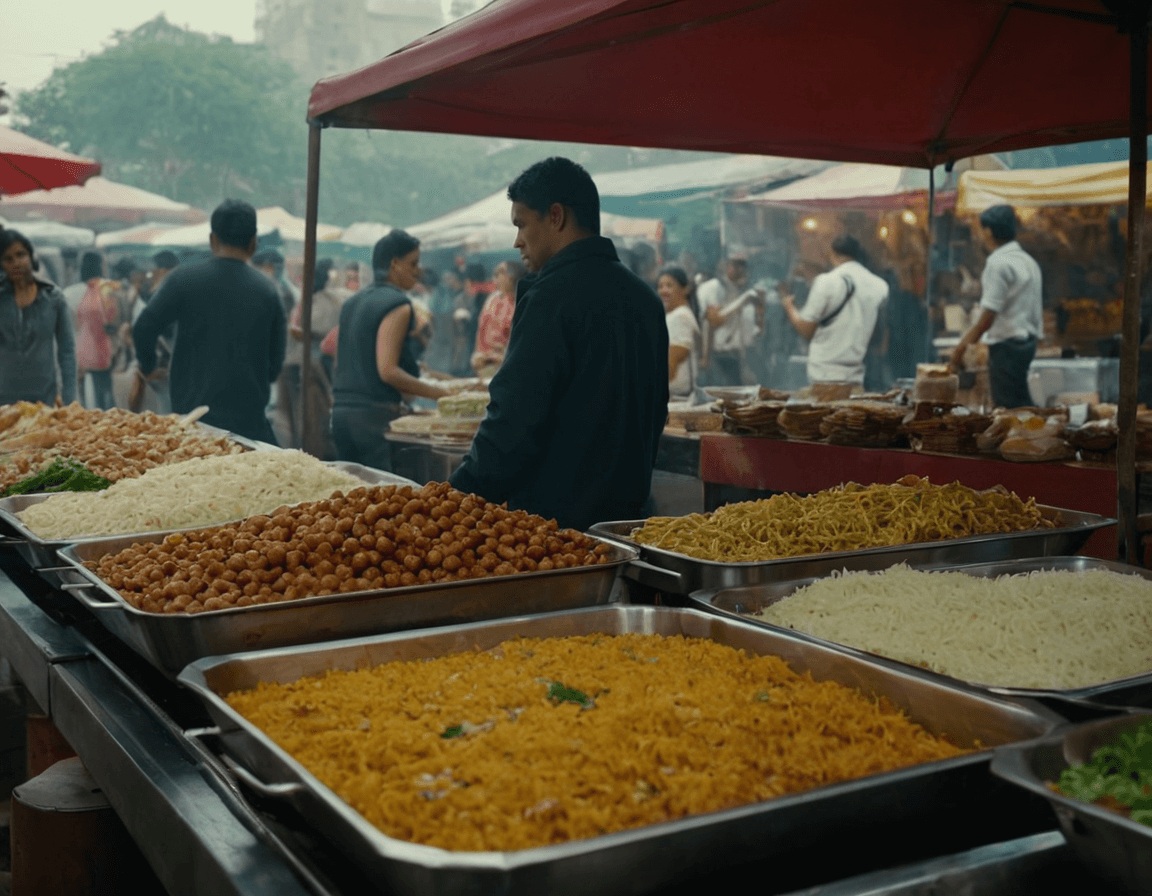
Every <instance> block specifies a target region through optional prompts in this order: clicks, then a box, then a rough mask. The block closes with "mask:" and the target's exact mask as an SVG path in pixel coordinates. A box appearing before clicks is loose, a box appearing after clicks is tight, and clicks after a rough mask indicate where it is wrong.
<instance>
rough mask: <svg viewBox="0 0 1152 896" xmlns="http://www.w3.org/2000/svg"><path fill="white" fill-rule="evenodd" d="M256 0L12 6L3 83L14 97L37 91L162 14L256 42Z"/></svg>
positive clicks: (3, 41)
mask: <svg viewBox="0 0 1152 896" xmlns="http://www.w3.org/2000/svg"><path fill="white" fill-rule="evenodd" d="M255 7H256V0H109V2H107V3H94V2H92V0H42V2H39V3H27V2H26V3H11V4H8V9H7V10H6V11H5V14H4V27H3V28H0V82H4V84H5V86H6V87H7V89H8V91H9V92H10V93H16V92H17V91H20V90H27V89H29V88H31V87H35V86H36V85H37V84H39V83H40V82H42V81H43V80H44V79H45V78H47V77H48V76H49V75H50V74H52V70H53V69H54V68H57V67H59V66H62V65H67V64H68V63H69V62H74V61H75V60H77V59H80V58H82V57H84V56H86V55H91V54H93V53H99V52H100V51H101V50H102V49H103V48H104V47H105V46H107V44H108V42H109V40H110V38H111V37H112V33H113V32H114V31H117V30H123V31H130V30H131V29H133V28H135V27H136V26H137V25H140V24H142V23H144V22H147V21H148V20H150V19H154V18H156V16H158V15H159V14H160V13H164V15H165V16H167V18H168V21H170V22H172V23H173V24H174V25H181V26H185V27H188V28H192V29H194V30H196V31H204V32H207V33H209V34H213V33H215V34H227V35H229V36H230V37H231V38H232V39H233V40H237V41H244V42H251V41H252V23H253V21H254V19H255Z"/></svg>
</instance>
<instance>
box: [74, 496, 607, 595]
mask: <svg viewBox="0 0 1152 896" xmlns="http://www.w3.org/2000/svg"><path fill="white" fill-rule="evenodd" d="M89 545H90V546H92V548H93V550H94V551H98V550H99V543H98V542H90V543H89ZM610 552H611V549H610V547H609V546H608V545H606V544H603V543H600V542H597V541H596V540H595V539H593V538H589V537H588V536H586V535H584V534H582V533H580V532H577V531H575V530H573V529H558V528H557V526H556V521H555V520H544V519H542V518H541V517H539V516H535V515H533V514H529V513H526V512H524V511H522V510H513V511H510V510H508V509H507V508H506V507H504V506H503V505H497V504H491V503H489V502H487V501H485V500H484V499H482V498H478V497H477V496H475V495H466V494H464V493H463V492H459V491H457V490H455V489H453V488H451V486H449V485H448V484H447V483H429V484H428V485H426V486H424V487H423V488H421V489H418V490H415V489H413V488H412V487H411V486H399V487H398V486H395V485H390V486H377V487H375V488H364V487H361V488H357V489H354V490H352V491H350V492H349V493H348V494H347V495H344V494H343V493H341V492H335V493H334V494H333V495H332V496H331V498H329V499H325V500H322V501H308V502H304V503H302V504H297V505H295V506H293V507H280V508H277V509H275V510H273V511H272V512H271V513H270V514H267V515H263V514H262V515H259V516H254V517H251V518H249V519H247V520H244V521H243V522H239V523H234V524H231V525H225V526H218V527H216V528H212V529H198V530H190V531H187V532H177V533H173V534H170V535H167V536H165V537H163V538H161V539H159V540H156V541H152V542H139V543H137V544H133V545H130V546H128V547H126V548H124V549H123V550H120V551H116V552H109V553H106V554H103V555H99V554H97V556H95V557H93V558H92V559H87V560H86V561H85V562H84V565H85V567H86V568H88V569H89V570H91V571H93V572H95V573H96V574H97V575H98V576H99V577H100V579H102V580H103V581H104V582H106V583H107V584H108V585H109V586H110V587H111V588H112V589H113V590H115V591H116V592H118V593H119V594H120V596H121V597H122V598H123V599H124V600H125V601H127V602H128V603H129V604H130V605H131V606H132V607H134V608H135V609H138V610H144V611H145V612H149V613H177V612H178V613H188V614H196V613H203V612H211V611H214V610H226V609H229V608H232V607H248V606H254V605H259V604H267V603H278V602H280V601H292V600H298V599H300V598H306V597H313V596H319V597H323V596H325V595H330V594H337V593H340V594H347V593H350V592H356V591H375V590H379V589H381V588H398V587H403V586H411V585H427V584H430V583H433V582H445V583H447V582H455V581H461V580H467V579H478V578H485V577H487V576H490V575H491V576H510V575H515V574H516V573H519V572H535V571H538V570H539V571H541V572H543V571H548V570H553V569H558V570H559V569H566V568H569V567H578V566H591V565H595V564H603V563H607V562H608V560H609V554H610Z"/></svg>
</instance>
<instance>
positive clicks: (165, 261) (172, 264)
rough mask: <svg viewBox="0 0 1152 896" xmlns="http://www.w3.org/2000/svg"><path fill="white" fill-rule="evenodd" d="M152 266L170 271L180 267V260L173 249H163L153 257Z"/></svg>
mask: <svg viewBox="0 0 1152 896" xmlns="http://www.w3.org/2000/svg"><path fill="white" fill-rule="evenodd" d="M152 266H153V267H156V268H160V269H161V270H165V271H170V270H172V269H173V268H178V267H180V259H179V258H178V257H177V255H176V253H175V252H173V251H172V250H171V249H162V250H161V251H159V252H157V253H156V254H155V255H153V256H152Z"/></svg>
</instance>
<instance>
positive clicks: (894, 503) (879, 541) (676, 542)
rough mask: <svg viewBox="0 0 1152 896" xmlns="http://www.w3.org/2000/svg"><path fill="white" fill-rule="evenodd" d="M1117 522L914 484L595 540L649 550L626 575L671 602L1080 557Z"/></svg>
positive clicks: (619, 528) (662, 520) (642, 527)
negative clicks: (899, 569)
mask: <svg viewBox="0 0 1152 896" xmlns="http://www.w3.org/2000/svg"><path fill="white" fill-rule="evenodd" d="M1115 522H1116V521H1115V520H1113V519H1108V518H1107V517H1102V516H1099V515H1097V514H1094V513H1083V512H1080V511H1076V510H1064V509H1061V508H1058V507H1050V506H1048V505H1045V504H1037V503H1036V501H1035V500H1034V499H1031V498H1030V499H1028V500H1023V499H1021V498H1019V497H1018V496H1016V495H1015V494H1013V493H1012V492H1009V491H1007V490H1006V489H1004V488H1001V487H996V488H992V489H986V490H984V491H976V490H974V489H970V488H968V487H967V486H964V485H961V484H960V483H959V482H953V483H949V484H947V485H933V484H932V483H930V482H929V481H928V480H927V479H922V478H920V477H918V476H905V477H904V478H903V479H901V480H899V481H898V482H895V483H893V484H892V485H868V486H864V485H858V484H857V483H854V482H852V483H848V484H846V485H840V486H837V487H836V488H830V489H825V490H824V491H822V492H817V493H815V494H812V495H803V496H801V495H795V494H779V495H773V496H772V497H771V498H767V499H764V500H760V501H746V502H743V503H739V504H727V505H724V506H723V507H720V508H717V509H716V510H714V511H712V512H711V513H704V514H700V513H694V514H690V515H689V516H684V517H652V518H650V519H648V520H624V521H618V522H605V523H597V524H596V525H594V526H593V527H592V528H591V529H590V530H589V532H590V534H593V535H596V536H597V537H599V538H605V539H608V540H614V541H617V542H622V543H624V544H627V545H630V546H631V547H634V548H637V549H638V550H639V551H640V557H639V559H637V560H635V561H633V562H632V563H630V564H629V565H628V566H627V567H626V568H625V571H624V574H625V575H626V576H627V577H629V578H631V579H633V580H635V581H638V582H640V583H642V584H644V585H647V586H649V587H652V588H656V589H658V590H660V591H664V592H668V593H674V594H691V593H693V592H695V591H718V590H720V589H722V588H732V587H738V586H741V585H755V584H758V583H762V582H779V581H790V580H794V579H809V578H818V577H820V576H825V575H829V574H831V573H832V572H833V571H835V570H841V569H849V570H877V569H886V568H887V567H889V566H891V565H892V564H894V563H898V562H901V561H903V562H905V563H907V564H908V565H909V566H912V567H917V568H923V567H928V566H958V565H961V564H965V563H990V562H994V561H997V560H1016V559H1021V558H1026V557H1050V556H1063V555H1069V554H1075V553H1076V551H1077V550H1078V549H1079V548H1080V546H1081V545H1083V544H1084V542H1085V541H1087V540H1088V538H1089V537H1090V536H1091V535H1092V533H1093V532H1095V531H1096V530H1097V529H1101V528H1103V527H1105V526H1111V525H1113V524H1115Z"/></svg>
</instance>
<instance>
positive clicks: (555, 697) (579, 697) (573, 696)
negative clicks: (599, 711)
mask: <svg viewBox="0 0 1152 896" xmlns="http://www.w3.org/2000/svg"><path fill="white" fill-rule="evenodd" d="M548 699H549V700H551V701H552V702H553V703H555V704H557V705H559V704H561V703H577V704H579V705H580V706H581V707H583V708H584V709H591V708H592V707H593V706H595V705H596V704H595V703H594V702H593V701H592V698H591V697H589V696H588V695H587V694H585V693H584V692H583V691H578V690H576V689H575V688H566V687H564V685H562V684H561V683H560V682H558V681H554V682H552V683H551V684H550V685H549V686H548Z"/></svg>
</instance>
